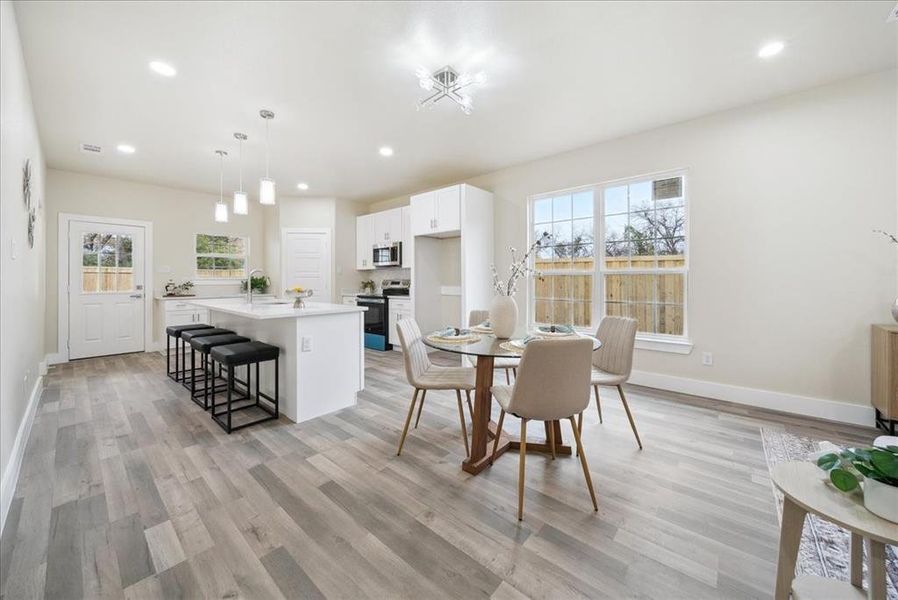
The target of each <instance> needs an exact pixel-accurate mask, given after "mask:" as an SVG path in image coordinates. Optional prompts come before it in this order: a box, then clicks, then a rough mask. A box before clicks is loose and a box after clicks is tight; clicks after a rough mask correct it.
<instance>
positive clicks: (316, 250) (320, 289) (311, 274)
mask: <svg viewBox="0 0 898 600" xmlns="http://www.w3.org/2000/svg"><path fill="white" fill-rule="evenodd" d="M285 242H286V243H285V244H284V275H285V277H284V284H285V285H284V288H285V289H291V288H294V287H297V286H298V287H301V288H303V289H307V290H308V289H311V290H312V298H311V301H312V302H330V301H331V282H330V279H331V277H330V274H331V252H330V233H328V232H305V231H303V232H297V231H288V232H287V233H286V236H285Z"/></svg>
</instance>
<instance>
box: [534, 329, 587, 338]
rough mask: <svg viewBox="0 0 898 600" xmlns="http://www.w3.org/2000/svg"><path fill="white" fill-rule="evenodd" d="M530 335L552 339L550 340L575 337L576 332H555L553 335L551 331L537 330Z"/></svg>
mask: <svg viewBox="0 0 898 600" xmlns="http://www.w3.org/2000/svg"><path fill="white" fill-rule="evenodd" d="M531 333H532V334H533V335H536V336H539V337H552V338H554V337H570V336H572V335H577V332H576V331H571V332H561V331H556V332H554V333H553V332H551V331H540V330H539V329H537V330H535V331H533V332H531Z"/></svg>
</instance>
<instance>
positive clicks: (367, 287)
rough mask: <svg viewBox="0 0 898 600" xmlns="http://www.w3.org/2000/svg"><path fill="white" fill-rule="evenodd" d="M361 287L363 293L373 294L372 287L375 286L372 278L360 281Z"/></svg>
mask: <svg viewBox="0 0 898 600" xmlns="http://www.w3.org/2000/svg"><path fill="white" fill-rule="evenodd" d="M361 287H362V291H363V292H364V293H366V294H373V293H374V288H375V285H374V280H373V279H365V280H364V281H362V283H361Z"/></svg>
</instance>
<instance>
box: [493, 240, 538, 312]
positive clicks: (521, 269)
mask: <svg viewBox="0 0 898 600" xmlns="http://www.w3.org/2000/svg"><path fill="white" fill-rule="evenodd" d="M551 237H552V236H551V235H550V234H549V233H548V232H546V231H544V232H543V234H542V235H541V236H539V239H538V240H536V241H535V242H533V243H532V244H531V245H530V248H529V249H528V250H527V252H525V253H524V255H523V256H522V257H521V258H520V259H518V257H517V252H518V251H517V250H516V249H515V248H513V247H509V248H508V249H509V250H510V251H511V266H510V267H508V270H509V271H510V272H511V274H510V275H509V277H508V280H507V281H506V280H500V279H499V273H498V272H497V271H496V265H495V264H493V265H490V268H491V269H492V270H493V289H495V290H496V293H497V294H498V295H500V296H514V294H515V292H516V291H518V279H520V278H521V277H524V276H525V275H529V274H532V275H533V276H535V277H538V278H542V273H541V272H539V271H538V270H536V269H534V268H533V267H531V266H530V257H531V256H532V255H533V251H534V250H536V249H537V248H539V247H541V246H542V245H543V244H546V243H548V241H549V239H550V238H551Z"/></svg>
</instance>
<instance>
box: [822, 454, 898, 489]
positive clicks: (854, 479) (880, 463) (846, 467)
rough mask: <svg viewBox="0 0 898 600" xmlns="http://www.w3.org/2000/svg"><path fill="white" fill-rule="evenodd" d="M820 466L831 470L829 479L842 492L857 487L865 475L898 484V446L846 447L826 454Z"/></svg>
mask: <svg viewBox="0 0 898 600" xmlns="http://www.w3.org/2000/svg"><path fill="white" fill-rule="evenodd" d="M817 466H818V467H820V468H821V469H823V470H824V471H828V472H829V480H830V481H831V482H832V484H833V485H834V486H836V487H837V488H839V489H840V490H842V491H843V492H850V491H852V490H854V489H857V487H858V484H860V481H861V480H862V479H863V478H864V477H869V478H870V479H875V480H876V481H878V482H880V483H884V484H886V485H891V486H895V487H898V446H887V447H886V448H845V449H844V450H842V451H841V452H839V453H838V454H836V453H835V452H830V453H829V454H824V455H823V456H821V457H820V458H818V459H817Z"/></svg>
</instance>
